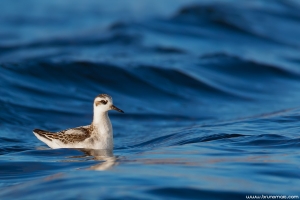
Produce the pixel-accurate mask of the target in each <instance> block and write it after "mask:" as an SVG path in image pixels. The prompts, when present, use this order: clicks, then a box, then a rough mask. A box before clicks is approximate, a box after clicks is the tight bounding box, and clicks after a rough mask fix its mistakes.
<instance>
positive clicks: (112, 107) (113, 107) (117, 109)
mask: <svg viewBox="0 0 300 200" xmlns="http://www.w3.org/2000/svg"><path fill="white" fill-rule="evenodd" d="M110 108H111V109H112V110H116V111H118V112H121V113H124V111H123V110H121V109H120V108H117V107H116V106H114V105H112V106H111V107H110Z"/></svg>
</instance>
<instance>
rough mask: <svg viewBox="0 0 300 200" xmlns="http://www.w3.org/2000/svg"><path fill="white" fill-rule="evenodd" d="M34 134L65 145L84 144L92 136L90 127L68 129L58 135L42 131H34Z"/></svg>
mask: <svg viewBox="0 0 300 200" xmlns="http://www.w3.org/2000/svg"><path fill="white" fill-rule="evenodd" d="M33 132H34V133H36V134H38V135H39V136H41V137H44V138H46V139H47V140H50V141H52V140H59V141H61V142H62V143H64V144H67V143H77V142H82V141H84V140H85V139H87V138H89V137H90V136H91V131H90V129H89V126H80V127H77V128H72V129H66V130H63V131H59V132H57V133H53V132H49V131H44V130H41V129H34V130H33Z"/></svg>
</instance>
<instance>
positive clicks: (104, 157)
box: [78, 149, 118, 171]
mask: <svg viewBox="0 0 300 200" xmlns="http://www.w3.org/2000/svg"><path fill="white" fill-rule="evenodd" d="M78 150H79V151H82V152H84V154H85V156H93V159H94V160H98V161H101V162H100V163H98V164H96V165H93V166H91V167H89V168H87V169H88V170H100V171H102V170H108V169H110V168H112V167H113V166H115V165H117V164H118V162H117V157H116V156H114V154H113V151H112V150H106V149H78Z"/></svg>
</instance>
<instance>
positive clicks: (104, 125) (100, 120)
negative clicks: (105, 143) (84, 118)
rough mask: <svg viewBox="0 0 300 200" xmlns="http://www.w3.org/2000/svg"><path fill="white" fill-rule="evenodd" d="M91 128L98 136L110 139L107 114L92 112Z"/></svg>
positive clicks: (110, 129) (109, 124)
mask: <svg viewBox="0 0 300 200" xmlns="http://www.w3.org/2000/svg"><path fill="white" fill-rule="evenodd" d="M92 126H93V128H94V131H96V133H97V134H98V135H102V136H111V137H112V133H113V132H112V125H111V122H110V120H109V117H108V113H107V112H94V118H93V122H92Z"/></svg>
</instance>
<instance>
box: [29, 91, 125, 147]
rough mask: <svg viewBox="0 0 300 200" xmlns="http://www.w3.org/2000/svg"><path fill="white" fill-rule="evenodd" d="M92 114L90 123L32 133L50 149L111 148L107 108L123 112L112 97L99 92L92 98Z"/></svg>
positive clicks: (111, 141) (110, 127)
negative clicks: (55, 130)
mask: <svg viewBox="0 0 300 200" xmlns="http://www.w3.org/2000/svg"><path fill="white" fill-rule="evenodd" d="M93 108H94V116H93V121H92V123H91V124H90V125H86V126H80V127H76V128H70V129H66V130H62V131H59V132H50V131H45V130H41V129H34V130H33V133H34V135H35V136H36V137H37V138H38V139H39V140H41V141H42V142H44V143H46V144H47V145H48V146H49V147H50V148H52V149H59V148H84V149H107V150H112V149H113V147H114V142H113V128H112V124H111V122H110V119H109V117H108V111H109V110H116V111H118V112H121V113H124V111H123V110H121V109H119V108H118V107H116V106H115V105H113V99H112V97H111V96H109V95H107V94H99V95H98V96H96V98H95V100H94V105H93Z"/></svg>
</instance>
